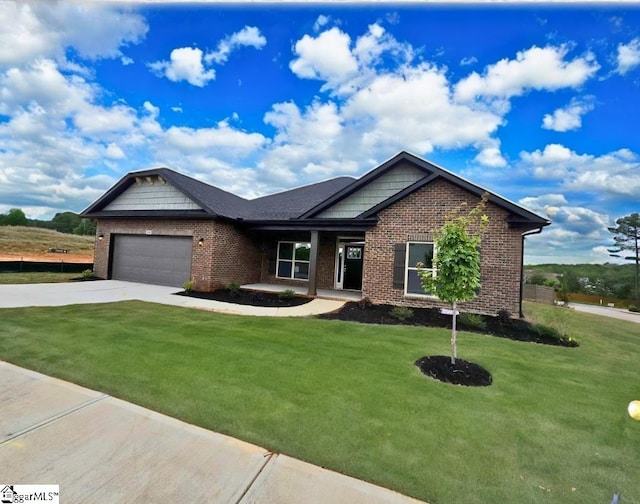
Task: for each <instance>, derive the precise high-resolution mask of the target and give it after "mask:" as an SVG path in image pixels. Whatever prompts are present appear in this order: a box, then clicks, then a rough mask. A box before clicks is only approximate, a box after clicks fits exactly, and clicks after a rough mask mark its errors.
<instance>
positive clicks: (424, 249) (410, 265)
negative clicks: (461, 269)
mask: <svg viewBox="0 0 640 504" xmlns="http://www.w3.org/2000/svg"><path fill="white" fill-rule="evenodd" d="M433 253H434V246H433V243H423V242H408V243H407V252H406V262H405V264H406V267H405V282H404V285H405V294H411V295H422V296H430V295H433V294H432V293H429V292H425V291H424V289H423V288H422V283H421V282H420V277H419V276H418V263H422V265H423V266H422V269H424V270H427V271H431V274H432V275H433V274H435V269H434V268H433Z"/></svg>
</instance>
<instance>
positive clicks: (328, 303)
mask: <svg viewBox="0 0 640 504" xmlns="http://www.w3.org/2000/svg"><path fill="white" fill-rule="evenodd" d="M181 290H182V289H180V288H178V287H165V286H162V285H149V284H142V283H135V282H123V281H120V280H98V281H94V282H67V283H51V284H20V285H0V308H18V307H23V306H63V305H73V304H90V303H114V302H116V301H127V300H132V299H136V300H140V301H147V302H150V303H161V304H166V305H172V306H182V307H185V308H199V309H202V310H211V311H217V312H224V313H232V314H237V315H256V316H271V317H305V316H308V315H317V314H319V313H327V312H332V311H335V310H338V309H339V308H340V307H342V306H343V305H344V303H345V302H344V301H337V300H334V299H321V298H315V299H313V300H312V301H310V302H309V303H306V304H304V305H300V306H291V307H283V308H267V307H261V306H246V305H238V304H230V303H222V302H220V301H211V300H208V299H197V298H192V297H188V296H176V295H175V293H176V292H180V291H181Z"/></svg>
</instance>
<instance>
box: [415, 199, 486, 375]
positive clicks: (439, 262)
mask: <svg viewBox="0 0 640 504" xmlns="http://www.w3.org/2000/svg"><path fill="white" fill-rule="evenodd" d="M487 199H488V196H487V194H484V195H483V196H482V199H481V200H480V202H479V203H478V204H477V205H476V206H475V208H473V209H472V210H471V211H470V212H469V213H468V214H466V215H460V213H461V212H462V211H463V210H464V208H465V207H466V203H463V204H462V205H461V206H460V207H458V208H456V209H455V211H454V212H452V213H451V214H450V215H448V216H447V217H446V219H445V223H444V225H443V226H442V227H441V228H440V229H438V230H437V231H436V232H435V236H434V238H435V244H436V253H435V256H434V258H433V268H434V270H435V274H432V272H431V271H430V270H424V269H418V275H419V276H420V281H421V283H422V288H423V289H424V290H425V292H433V293H435V294H436V295H437V296H438V297H439V298H440V299H441V300H442V301H446V302H447V303H450V304H451V311H452V329H451V363H452V364H454V365H455V363H456V358H457V356H458V349H457V342H456V336H457V334H456V317H457V315H458V312H457V306H458V303H459V302H464V301H471V300H472V299H474V298H475V297H476V295H477V292H478V289H480V242H481V240H482V234H483V233H484V231H485V229H486V227H487V223H488V222H489V218H488V217H487V215H486V214H484V213H482V212H483V210H484V207H485V205H486V203H487ZM420 266H421V265H420V264H419V265H418V267H419V268H420Z"/></svg>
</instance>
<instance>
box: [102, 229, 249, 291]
mask: <svg viewBox="0 0 640 504" xmlns="http://www.w3.org/2000/svg"><path fill="white" fill-rule="evenodd" d="M96 233H97V234H98V235H100V234H103V235H104V238H103V239H102V240H97V241H96V246H95V255H94V271H95V274H96V275H97V276H98V277H100V278H109V274H110V271H109V247H110V245H111V242H112V240H111V237H112V235H116V234H138V235H145V234H151V235H163V236H191V237H192V239H193V246H192V253H191V279H192V280H193V281H194V289H195V290H198V291H211V290H215V289H217V288H220V287H224V286H225V285H228V284H229V283H232V282H235V283H239V284H243V283H254V282H258V281H259V279H260V271H259V268H256V264H260V260H261V256H260V252H259V250H258V248H257V247H256V246H255V245H254V242H253V240H252V239H251V238H250V237H249V236H247V235H246V234H244V233H243V232H242V231H240V230H238V229H237V228H235V227H234V226H233V225H231V224H227V223H223V222H219V221H212V220H151V219H146V220H145V219H127V220H123V219H99V220H98V228H97V230H96ZM200 238H203V239H204V242H203V245H202V246H199V245H198V240H199V239H200Z"/></svg>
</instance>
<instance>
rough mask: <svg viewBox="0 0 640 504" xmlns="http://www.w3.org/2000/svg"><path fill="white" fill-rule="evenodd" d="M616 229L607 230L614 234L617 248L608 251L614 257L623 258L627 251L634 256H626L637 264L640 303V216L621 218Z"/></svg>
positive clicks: (637, 295)
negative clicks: (639, 278)
mask: <svg viewBox="0 0 640 504" xmlns="http://www.w3.org/2000/svg"><path fill="white" fill-rule="evenodd" d="M616 224H617V226H616V227H610V228H607V229H608V230H609V232H610V233H613V234H614V235H615V236H614V237H613V241H614V242H615V246H614V248H612V249H608V250H609V253H610V254H611V256H612V257H621V256H620V254H621V253H622V252H624V251H625V250H630V251H631V254H632V255H629V256H626V257H625V258H624V259H626V260H627V261H635V263H636V281H635V298H636V302H637V301H639V297H640V292H639V289H638V272H639V270H640V266H639V265H640V214H639V213H637V212H635V213H632V214H631V215H627V216H626V217H620V218H619V219H618V220H617V221H616Z"/></svg>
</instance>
